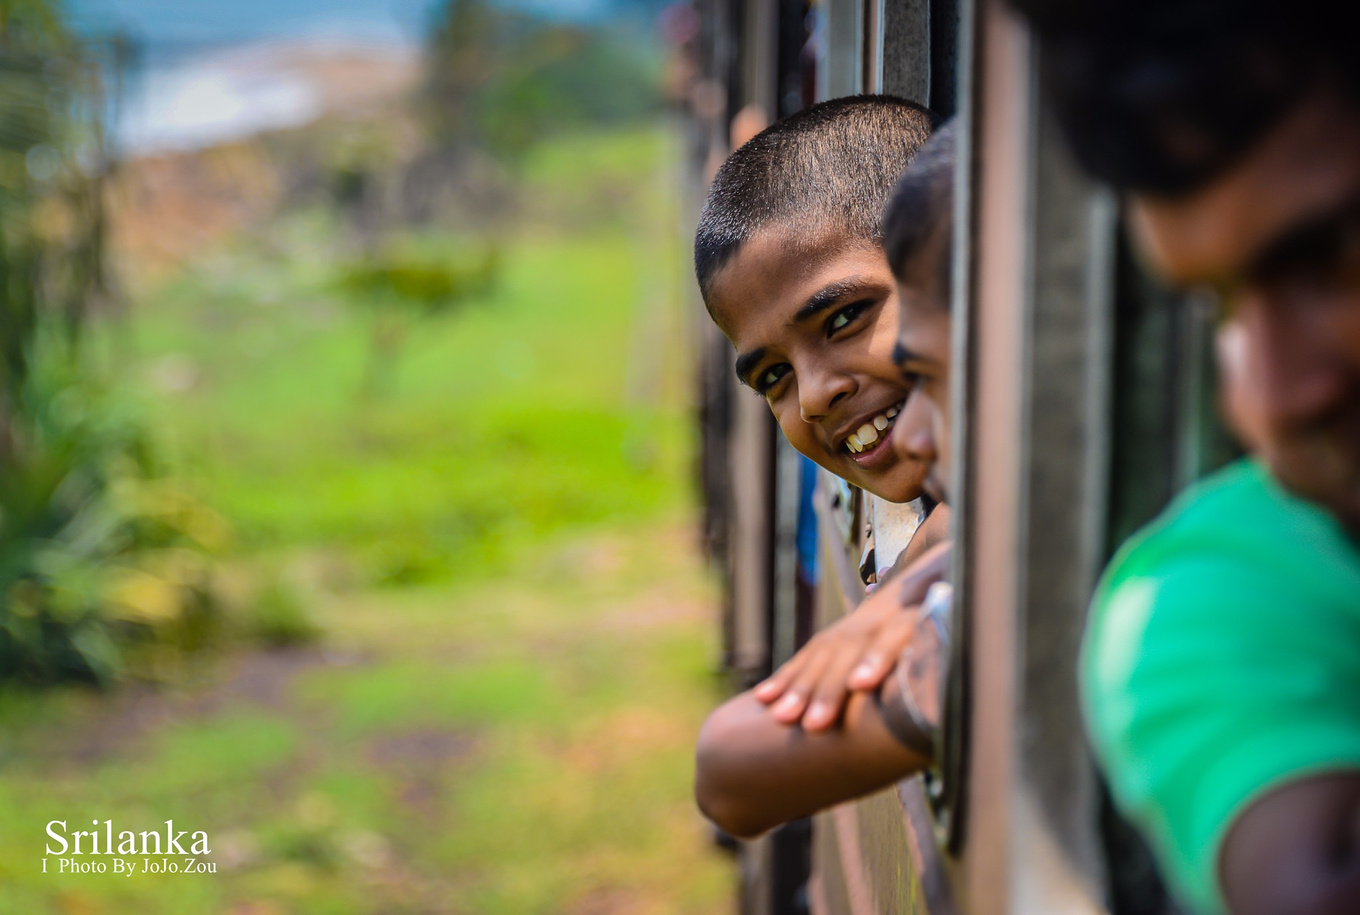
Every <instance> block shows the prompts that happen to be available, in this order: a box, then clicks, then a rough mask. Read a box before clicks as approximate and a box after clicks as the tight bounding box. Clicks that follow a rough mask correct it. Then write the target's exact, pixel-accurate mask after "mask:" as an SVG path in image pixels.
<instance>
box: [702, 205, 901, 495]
mask: <svg viewBox="0 0 1360 915" xmlns="http://www.w3.org/2000/svg"><path fill="white" fill-rule="evenodd" d="M896 299H897V287H896V282H895V280H894V279H893V275H892V272H891V271H890V270H889V269H888V264H887V260H886V259H885V258H884V255H883V251H882V249H881V248H879V247H877V246H875V245H873V244H871V243H869V242H868V241H861V242H858V243H856V244H854V245H853V246H850V247H847V246H846V245H845V244H844V243H843V242H839V241H838V240H836V239H835V237H834V236H831V235H830V234H829V233H826V234H822V235H820V236H814V237H809V233H808V232H806V231H804V230H791V229H789V228H787V227H780V226H772V227H768V228H766V229H764V230H762V231H760V232H758V233H757V234H756V235H755V236H753V237H752V238H751V239H750V240H749V241H748V242H747V243H746V244H745V245H743V246H742V248H741V249H740V250H739V251H738V252H737V254H736V255H735V256H734V257H733V258H732V260H731V261H730V262H728V263H727V264H726V265H725V266H724V267H723V268H722V269H721V270H719V271H718V273H717V274H716V275H715V276H714V279H713V283H712V286H711V289H710V293H709V306H710V309H709V310H710V312H711V313H712V315H713V319H714V321H716V322H717V324H718V326H719V327H720V328H722V330H723V333H725V334H726V335H727V337H728V339H730V340H731V341H732V343H733V345H735V346H736V348H737V361H736V369H737V376H738V377H739V378H740V379H741V380H742V382H743V383H745V384H747V385H749V386H750V387H752V388H753V389H754V390H756V391H757V392H758V393H760V394H763V395H764V396H765V398H766V400H767V401H768V402H769V404H770V409H771V410H772V411H773V412H774V415H775V419H776V420H777V421H778V423H779V427H780V428H781V429H782V430H783V431H784V435H785V436H787V437H788V440H789V442H790V443H791V444H792V445H793V446H794V447H795V448H797V449H798V450H799V451H800V452H802V453H803V454H805V455H807V456H808V457H809V458H811V459H812V460H813V461H815V462H816V463H818V464H820V465H821V466H822V467H825V468H826V469H827V470H829V471H830V472H832V473H834V474H836V475H837V476H839V477H842V478H844V479H846V480H848V481H849V482H851V483H854V484H855V485H857V486H860V487H862V488H864V489H866V490H868V491H869V492H872V493H873V494H874V495H876V496H879V497H881V498H883V499H887V500H889V501H891V502H907V501H910V500H912V499H915V498H917V497H918V496H920V494H921V481H922V479H923V477H924V476H925V471H926V468H925V466H924V465H922V464H921V463H920V462H917V461H907V460H903V459H902V458H900V457H899V456H898V455H897V454H896V452H894V451H893V448H892V445H891V443H890V441H889V439H890V438H891V435H890V433H891V430H892V426H893V423H894V422H895V421H896V418H897V415H898V412H899V411H900V410H901V409H902V405H903V403H905V401H906V399H907V395H908V394H909V393H910V389H909V387H908V386H907V385H905V384H904V383H903V381H902V378H901V375H900V374H899V373H898V371H897V368H896V367H895V366H894V365H893V362H892V350H893V344H894V342H895V339H896V335H897V309H896Z"/></svg>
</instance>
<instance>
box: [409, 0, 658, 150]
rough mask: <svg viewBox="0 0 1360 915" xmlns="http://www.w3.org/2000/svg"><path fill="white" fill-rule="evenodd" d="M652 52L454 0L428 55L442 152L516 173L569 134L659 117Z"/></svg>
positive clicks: (604, 34)
mask: <svg viewBox="0 0 1360 915" xmlns="http://www.w3.org/2000/svg"><path fill="white" fill-rule="evenodd" d="M647 45H648V42H647V39H645V38H644V37H643V36H640V35H631V34H626V33H622V32H616V31H611V30H608V29H604V28H600V27H587V26H582V25H570V24H565V23H560V22H551V21H545V20H541V19H536V18H533V17H530V16H526V15H524V14H521V13H516V12H514V11H511V10H506V9H503V8H502V7H499V6H497V5H494V4H493V3H491V2H490V0H448V2H447V3H446V5H445V6H444V7H443V8H442V11H441V12H440V13H439V15H438V16H437V18H436V22H435V27H434V28H433V29H432V31H431V37H430V41H429V47H428V71H429V76H428V83H427V86H426V101H427V106H428V110H429V121H430V126H431V128H432V130H433V133H434V135H435V139H436V142H437V143H438V144H440V145H442V146H446V147H458V146H466V145H480V146H482V147H485V148H486V149H488V150H489V151H491V152H492V153H494V154H496V155H497V156H498V157H500V158H501V159H502V160H503V161H507V162H509V163H512V164H513V163H516V162H518V161H520V160H521V159H522V158H523V156H524V154H525V153H526V152H527V151H528V150H529V149H530V148H531V147H532V146H533V145H534V144H535V143H536V142H537V141H539V140H540V139H542V138H543V137H545V136H548V135H550V134H553V133H558V132H561V131H562V130H563V129H566V128H579V127H582V126H586V125H603V124H618V123H621V122H625V121H630V120H636V119H638V118H641V117H643V116H646V115H649V114H653V113H655V112H656V111H657V110H658V107H659V99H660V88H659V86H660V68H659V66H658V59H659V58H658V56H657V55H656V54H655V53H654V51H653V49H651V48H649V47H648V46H647Z"/></svg>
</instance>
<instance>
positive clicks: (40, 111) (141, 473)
mask: <svg viewBox="0 0 1360 915" xmlns="http://www.w3.org/2000/svg"><path fill="white" fill-rule="evenodd" d="M58 13H59V7H58V5H57V3H56V0H0V680H22V681H26V682H36V683H43V682H52V681H57V680H64V679H83V680H91V681H96V682H103V681H107V680H108V679H109V678H111V677H113V676H115V675H116V674H118V673H120V672H121V671H122V670H123V669H124V664H125V661H126V657H127V653H126V648H127V647H128V646H130V645H133V644H136V645H137V646H138V648H139V650H144V653H145V654H146V656H147V657H148V658H151V657H153V656H158V657H164V656H165V651H162V650H161V649H166V650H167V651H169V652H172V653H173V652H177V651H178V650H180V649H182V648H183V647H186V646H188V645H190V644H193V643H196V642H198V641H201V640H202V638H203V636H204V634H205V632H206V631H207V630H208V629H209V628H211V627H210V625H209V624H210V623H211V620H212V617H213V614H212V613H211V612H210V610H211V606H210V605H211V596H210V589H209V587H208V580H207V579H208V572H209V570H208V568H207V566H206V563H205V561H204V560H203V559H202V554H201V552H198V551H200V550H202V549H204V548H210V547H212V546H214V545H217V544H219V543H221V542H222V540H223V538H224V537H225V536H226V532H225V529H224V524H223V522H221V521H220V519H218V518H217V517H216V516H215V515H213V514H212V513H211V512H208V511H207V510H206V509H204V508H203V507H202V506H201V505H199V504H198V503H197V502H196V501H195V500H193V499H192V498H190V497H188V496H187V495H185V494H184V493H183V492H181V491H178V490H177V489H176V488H175V487H174V485H173V484H171V483H170V482H169V481H166V480H163V479H159V478H157V475H156V472H155V470H156V467H155V461H154V459H153V453H152V449H151V448H150V446H149V440H148V437H147V435H146V433H145V430H144V428H143V427H142V426H141V424H139V423H138V422H136V420H135V418H134V417H132V416H131V415H130V414H129V413H128V412H127V411H126V410H124V409H122V408H121V407H120V405H119V404H118V403H117V402H116V400H115V399H113V398H111V397H109V396H108V395H107V393H106V392H104V391H101V390H100V389H99V388H98V386H97V385H94V384H92V383H91V380H90V378H89V377H88V373H87V372H86V371H85V370H84V364H83V360H82V356H81V353H82V350H81V339H80V336H81V335H80V330H81V327H82V326H83V324H84V323H85V321H86V318H87V316H88V313H89V308H90V305H91V303H92V302H94V301H96V300H97V299H98V298H99V297H100V295H101V294H102V293H103V292H104V283H103V278H104V254H103V252H104V247H105V245H104V242H105V212H104V203H103V181H104V176H105V173H106V172H107V170H108V167H107V162H108V158H107V156H106V153H105V142H104V140H105V138H104V132H103V124H102V121H103V117H102V116H103V112H104V110H105V104H104V96H103V93H102V91H101V86H102V81H103V75H104V74H103V70H102V68H101V65H100V62H99V61H97V60H95V59H94V58H93V57H92V56H91V55H90V54H89V53H88V50H87V49H86V48H85V47H83V46H82V45H81V43H80V42H79V41H77V40H76V39H75V37H74V36H73V35H72V34H71V33H70V32H69V31H68V30H67V29H66V28H65V27H64V24H63V22H62V20H61V18H60V16H59V15H58ZM152 663H156V662H155V660H154V659H153V661H152Z"/></svg>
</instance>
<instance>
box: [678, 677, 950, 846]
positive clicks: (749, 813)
mask: <svg viewBox="0 0 1360 915" xmlns="http://www.w3.org/2000/svg"><path fill="white" fill-rule="evenodd" d="M696 762H697V767H696V774H695V784H694V795H695V799H696V800H697V801H698V804H699V809H700V810H702V811H703V813H704V815H705V816H707V817H708V818H709V819H711V820H712V821H713V822H715V823H717V824H718V825H719V826H721V827H722V828H723V829H725V830H726V831H728V832H729V833H731V834H733V835H735V836H742V837H751V836H756V835H759V834H760V833H762V832H765V831H766V830H768V829H771V828H773V827H775V826H778V825H779V824H780V823H785V822H787V821H789V820H794V819H798V818H799V817H804V816H808V815H809V814H812V813H815V812H816V811H818V810H821V809H823V808H825V807H829V806H831V805H833V804H838V803H840V802H842V801H847V800H850V799H852V798H856V797H859V796H861V795H864V794H867V793H869V792H871V791H874V790H877V789H879V788H882V787H886V786H887V785H891V784H892V783H893V782H896V781H898V780H899V779H902V778H905V777H906V776H908V775H911V774H912V773H914V772H919V771H921V770H922V769H924V768H925V767H926V766H927V765H929V762H930V761H929V760H928V759H927V758H926V757H924V756H922V755H920V754H918V753H915V752H913V751H912V750H909V749H907V748H906V747H905V746H903V745H902V744H901V743H899V742H898V741H897V739H896V738H894V737H893V735H892V733H891V732H890V731H889V730H888V729H887V726H886V725H885V724H884V722H883V716H882V713H881V712H880V709H879V705H878V703H877V702H876V701H875V699H874V696H873V695H872V694H868V693H862V692H857V693H855V694H854V695H853V696H851V697H850V700H849V703H848V704H847V705H846V709H845V715H844V718H843V721H842V723H841V725H840V727H836V728H832V729H831V730H828V731H821V732H818V733H809V732H807V731H804V730H803V729H802V728H800V727H798V726H796V725H786V724H781V723H779V722H778V721H776V720H775V719H774V718H773V717H771V715H770V712H769V709H767V708H766V707H765V705H764V704H762V703H761V702H760V701H759V700H757V699H756V698H755V697H754V696H753V695H752V694H751V693H749V692H746V693H742V694H741V695H739V696H737V697H735V698H733V699H731V700H729V701H728V702H727V703H725V704H724V705H722V706H721V707H719V708H718V710H717V711H715V712H714V713H713V714H712V715H710V716H709V718H708V721H707V722H705V723H704V727H703V729H702V730H701V731H700V732H699V746H698V751H697V760H696Z"/></svg>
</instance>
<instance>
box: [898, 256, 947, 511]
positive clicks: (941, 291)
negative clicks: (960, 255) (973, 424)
mask: <svg viewBox="0 0 1360 915" xmlns="http://www.w3.org/2000/svg"><path fill="white" fill-rule="evenodd" d="M948 245H949V233H948V232H936V233H935V237H934V238H932V239H931V241H930V242H929V243H928V244H927V245H926V246H925V248H924V249H923V250H922V251H921V252H920V253H919V254H918V255H917V256H916V257H915V258H913V259H912V262H911V263H910V264H907V265H906V268H905V269H904V270H903V281H902V283H901V285H899V286H898V290H897V295H898V318H899V326H898V337H897V349H896V351H895V352H894V353H893V358H894V359H895V360H896V361H897V365H898V367H899V369H900V370H901V373H902V377H903V379H904V381H905V383H906V384H907V385H908V386H909V387H910V388H911V394H910V396H908V397H907V403H906V406H905V407H903V409H902V413H901V415H900V416H898V418H897V425H896V426H894V427H893V435H892V444H893V448H894V449H896V451H897V453H898V455H900V456H901V457H902V459H903V460H906V461H911V462H913V463H921V464H924V465H926V467H927V473H926V480H925V491H926V492H928V493H929V494H930V496H931V498H933V499H935V500H936V501H938V502H948V501H949V435H950V424H949V371H950V351H951V350H950V347H951V344H950V338H951V336H952V333H953V322H952V321H951V320H950V315H949V298H948V293H947V290H946V289H945V288H944V282H943V278H942V274H941V270H940V269H939V267H938V265H939V264H940V263H941V261H942V259H943V258H944V257H946V256H947V253H948Z"/></svg>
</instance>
